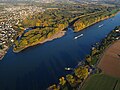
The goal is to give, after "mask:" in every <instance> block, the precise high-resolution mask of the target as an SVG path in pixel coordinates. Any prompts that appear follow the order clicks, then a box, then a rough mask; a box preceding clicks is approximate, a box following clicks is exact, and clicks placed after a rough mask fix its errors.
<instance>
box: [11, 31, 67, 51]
mask: <svg viewBox="0 0 120 90" xmlns="http://www.w3.org/2000/svg"><path fill="white" fill-rule="evenodd" d="M65 33H66V31H65V30H64V31H60V32H58V33H56V34H54V35H53V36H51V37H50V38H47V39H45V40H43V41H40V42H39V41H38V42H36V43H33V44H31V45H28V46H25V47H23V48H22V49H19V50H14V49H13V52H15V53H19V52H20V51H23V50H24V49H26V48H28V47H32V46H35V45H38V44H43V43H46V42H48V41H52V40H54V39H57V38H60V37H62V36H64V35H65Z"/></svg>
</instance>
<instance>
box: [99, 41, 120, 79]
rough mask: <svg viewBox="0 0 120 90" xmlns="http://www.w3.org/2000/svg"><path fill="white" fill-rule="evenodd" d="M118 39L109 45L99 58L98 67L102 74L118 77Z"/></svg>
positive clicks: (119, 76)
mask: <svg viewBox="0 0 120 90" xmlns="http://www.w3.org/2000/svg"><path fill="white" fill-rule="evenodd" d="M119 54H120V40H118V41H117V42H115V43H114V44H113V45H111V46H110V47H109V48H108V49H107V50H105V53H104V55H103V57H102V58H101V60H100V63H99V64H98V68H100V69H101V70H102V71H103V73H104V74H106V75H110V76H113V77H118V78H120V57H119Z"/></svg>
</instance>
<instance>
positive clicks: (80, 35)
mask: <svg viewBox="0 0 120 90" xmlns="http://www.w3.org/2000/svg"><path fill="white" fill-rule="evenodd" d="M82 36H83V34H80V35H78V36H76V37H75V38H74V39H78V38H79V37H82Z"/></svg>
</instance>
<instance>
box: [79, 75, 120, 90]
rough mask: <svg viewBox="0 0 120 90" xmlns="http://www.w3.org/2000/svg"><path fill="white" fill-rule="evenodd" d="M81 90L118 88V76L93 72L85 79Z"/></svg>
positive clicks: (119, 80) (110, 89)
mask: <svg viewBox="0 0 120 90" xmlns="http://www.w3.org/2000/svg"><path fill="white" fill-rule="evenodd" d="M81 90H120V78H114V77H111V76H107V75H105V74H95V75H92V76H90V77H89V78H88V79H87V80H86V82H85V84H84V85H83V87H82V89H81Z"/></svg>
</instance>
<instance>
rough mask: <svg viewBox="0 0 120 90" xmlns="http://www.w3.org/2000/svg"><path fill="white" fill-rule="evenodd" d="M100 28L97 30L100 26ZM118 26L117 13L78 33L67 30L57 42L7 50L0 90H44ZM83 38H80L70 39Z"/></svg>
mask: <svg viewBox="0 0 120 90" xmlns="http://www.w3.org/2000/svg"><path fill="white" fill-rule="evenodd" d="M100 25H101V26H100ZM118 25H120V13H118V14H117V15H116V16H115V17H113V18H110V19H107V20H104V21H101V22H99V23H97V24H95V25H92V26H90V27H88V28H86V29H85V30H83V31H80V32H78V33H73V31H72V30H71V29H70V28H68V31H67V32H66V34H65V35H64V36H63V37H62V38H59V39H55V40H53V41H49V42H46V43H44V44H42V45H37V46H34V47H30V48H28V49H26V50H24V51H22V52H20V53H13V51H12V48H10V49H9V50H8V53H7V54H6V55H5V57H4V58H3V60H2V61H0V90H45V88H46V87H48V86H49V85H51V84H54V83H57V82H58V80H59V79H58V78H60V77H61V76H65V74H68V73H70V72H67V71H65V69H64V68H65V67H72V68H73V67H75V66H76V65H77V64H78V62H79V61H81V60H83V59H84V57H85V55H86V54H89V53H90V49H91V46H92V45H93V44H95V43H96V42H99V41H101V40H102V39H103V38H104V37H105V36H106V35H107V34H108V33H109V32H110V31H111V30H113V29H114V28H115V27H116V26H118ZM80 34H84V35H83V37H80V38H78V39H74V37H76V36H78V35H80Z"/></svg>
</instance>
